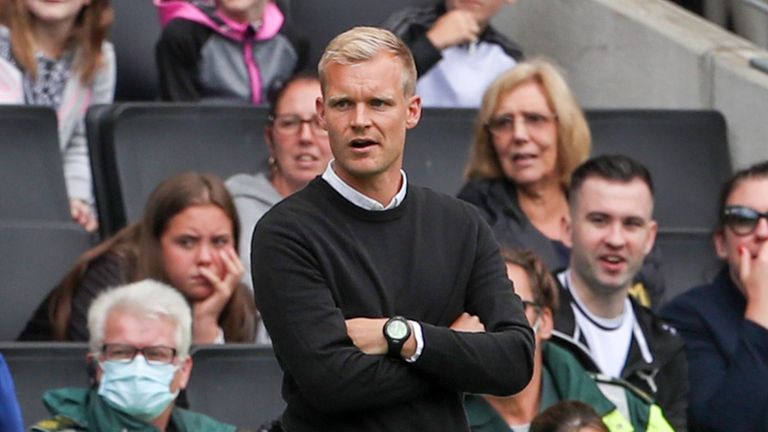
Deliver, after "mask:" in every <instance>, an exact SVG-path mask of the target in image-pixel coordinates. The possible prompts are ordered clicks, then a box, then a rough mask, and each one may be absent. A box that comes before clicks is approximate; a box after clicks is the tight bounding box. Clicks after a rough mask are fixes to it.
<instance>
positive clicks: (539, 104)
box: [458, 59, 664, 306]
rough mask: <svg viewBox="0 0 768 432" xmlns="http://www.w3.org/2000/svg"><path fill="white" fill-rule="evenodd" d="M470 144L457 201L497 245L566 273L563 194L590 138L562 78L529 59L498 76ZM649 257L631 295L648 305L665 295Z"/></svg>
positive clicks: (587, 151) (554, 70) (552, 67)
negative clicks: (528, 253) (474, 211)
mask: <svg viewBox="0 0 768 432" xmlns="http://www.w3.org/2000/svg"><path fill="white" fill-rule="evenodd" d="M473 139H474V143H473V146H472V150H471V154H470V161H469V164H468V165H467V168H466V171H465V177H466V179H467V183H466V184H465V185H464V187H463V188H462V190H461V191H460V192H459V195H458V197H459V198H460V199H463V200H465V201H468V202H470V203H472V204H474V205H475V206H477V207H478V209H480V213H481V214H482V215H483V216H484V218H485V219H486V221H487V222H488V223H489V225H490V226H491V228H492V229H493V232H494V234H495V235H496V240H497V241H498V242H499V243H500V244H501V245H502V246H504V247H507V248H511V249H528V250H532V251H534V252H535V253H536V254H537V255H538V256H539V257H540V258H541V259H542V261H544V263H545V264H546V265H547V267H548V268H550V269H552V270H557V269H563V268H565V267H567V266H568V261H569V258H570V248H569V247H568V246H567V244H568V242H569V239H568V238H566V235H565V232H566V226H567V224H568V223H570V220H569V210H568V198H567V196H566V189H567V187H568V185H569V183H570V180H571V174H572V173H573V171H574V170H575V169H576V167H577V166H579V165H580V164H581V163H582V162H584V161H585V160H586V159H587V158H588V157H589V154H590V150H591V146H592V138H591V134H590V131H589V126H588V125H587V121H586V119H585V117H584V113H583V111H582V110H581V108H580V107H579V104H578V102H577V101H576V98H575V97H574V95H573V93H572V92H571V90H570V88H569V87H568V84H567V83H566V81H565V78H564V77H563V75H562V73H561V72H560V71H559V70H558V68H557V67H556V66H555V65H554V64H553V63H552V62H550V61H548V60H544V59H534V60H530V61H525V62H522V63H520V64H518V65H517V66H515V67H514V68H512V69H510V70H508V71H507V72H505V73H503V74H502V75H500V76H499V77H498V78H497V79H496V80H495V81H494V82H493V83H492V84H491V85H490V86H489V87H488V88H487V89H486V91H485V94H484V96H483V105H482V106H481V107H480V111H479V114H478V117H477V120H476V123H475V129H474V138H473ZM649 258H650V259H648V258H647V259H646V264H645V265H644V268H643V270H642V271H641V274H640V282H641V283H640V284H638V285H637V286H636V288H635V290H634V291H633V294H634V295H635V296H636V297H638V300H639V301H640V302H641V303H642V304H643V305H645V306H650V305H651V304H653V303H656V302H657V300H658V299H660V297H661V294H662V293H663V291H664V282H663V279H662V277H661V272H660V270H659V264H658V263H657V262H656V259H657V258H658V257H657V254H655V253H652V254H651V255H650V256H649Z"/></svg>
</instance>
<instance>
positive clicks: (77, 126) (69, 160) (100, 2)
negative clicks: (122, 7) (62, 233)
mask: <svg viewBox="0 0 768 432" xmlns="http://www.w3.org/2000/svg"><path fill="white" fill-rule="evenodd" d="M111 23H112V8H111V7H110V5H109V0H59V1H55V2H53V1H44V0H2V1H0V103H3V104H17V105H22V104H24V105H38V106H47V107H50V108H52V109H54V110H56V112H57V117H58V121H59V146H60V148H61V153H62V160H63V163H64V177H65V181H66V187H67V193H68V194H69V203H70V211H71V214H72V218H73V219H74V220H75V221H77V222H78V223H79V224H80V225H82V226H83V227H84V228H85V229H86V230H88V231H91V232H93V231H95V230H96V228H97V227H98V221H97V219H96V213H95V211H94V206H93V204H94V201H93V192H92V189H91V166H90V162H89V159H88V146H87V144H86V138H85V123H84V119H85V113H86V111H87V110H88V107H90V106H91V105H95V104H107V103H111V102H112V97H113V94H114V90H115V54H114V50H113V48H112V45H111V44H110V43H109V42H107V40H106V37H107V31H108V29H109V26H110V24H111Z"/></svg>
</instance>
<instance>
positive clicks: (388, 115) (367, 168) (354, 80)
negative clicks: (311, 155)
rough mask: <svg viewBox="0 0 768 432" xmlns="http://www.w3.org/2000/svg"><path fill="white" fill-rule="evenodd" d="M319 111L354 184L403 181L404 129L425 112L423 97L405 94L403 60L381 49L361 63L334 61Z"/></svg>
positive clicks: (342, 169)
mask: <svg viewBox="0 0 768 432" xmlns="http://www.w3.org/2000/svg"><path fill="white" fill-rule="evenodd" d="M317 112H318V115H319V116H320V120H321V123H322V124H323V126H324V127H325V128H326V130H327V131H328V136H329V138H330V144H331V151H332V152H333V156H334V158H335V162H334V169H335V171H336V173H337V174H338V175H339V177H341V178H342V179H343V180H344V181H346V182H347V183H349V184H350V185H352V186H353V187H354V186H356V185H360V184H361V183H371V182H374V183H375V182H376V181H378V180H379V179H387V180H389V181H398V182H399V181H400V168H401V166H402V161H403V149H404V146H405V131H406V130H407V129H410V128H412V127H414V126H416V124H417V123H418V121H419V117H420V116H421V99H420V98H419V97H418V96H410V97H406V95H405V94H404V90H403V65H402V62H401V61H400V59H398V58H397V57H396V56H394V55H393V54H391V53H387V52H382V53H380V54H378V55H377V56H376V57H374V58H373V59H372V60H369V61H365V62H362V63H357V64H352V65H342V64H338V63H329V64H328V66H327V67H326V71H325V85H324V88H323V97H322V98H321V99H318V100H317Z"/></svg>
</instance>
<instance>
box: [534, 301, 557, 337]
mask: <svg viewBox="0 0 768 432" xmlns="http://www.w3.org/2000/svg"><path fill="white" fill-rule="evenodd" d="M539 320H540V321H539V322H540V323H541V324H539V331H538V332H537V334H538V336H539V337H540V338H541V340H548V339H549V338H551V337H552V329H553V328H554V327H555V319H554V318H553V316H552V310H551V309H550V308H548V307H543V308H541V314H540V315H539Z"/></svg>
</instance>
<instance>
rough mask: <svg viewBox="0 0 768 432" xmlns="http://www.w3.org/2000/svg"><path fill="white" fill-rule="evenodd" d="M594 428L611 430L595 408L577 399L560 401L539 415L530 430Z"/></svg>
mask: <svg viewBox="0 0 768 432" xmlns="http://www.w3.org/2000/svg"><path fill="white" fill-rule="evenodd" d="M582 428H592V429H594V430H596V431H600V432H609V431H608V427H607V426H606V425H605V423H603V420H602V419H601V418H600V416H599V415H598V414H597V412H596V411H595V409H594V408H592V407H591V406H590V405H587V404H586V403H584V402H581V401H577V400H564V401H560V402H558V403H556V404H554V405H552V406H551V407H549V408H547V409H546V410H544V411H543V412H542V413H540V414H539V415H537V416H536V417H535V418H534V419H533V421H532V422H531V430H530V432H580V431H581V430H582Z"/></svg>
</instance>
